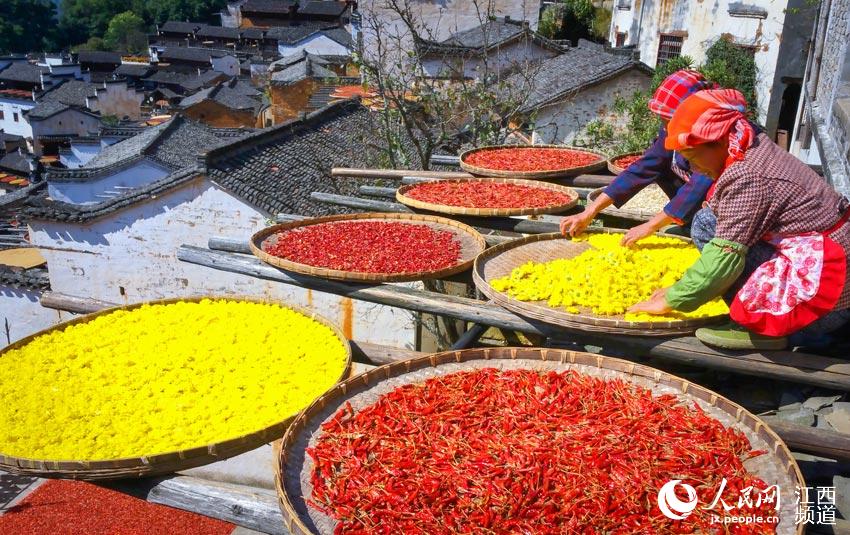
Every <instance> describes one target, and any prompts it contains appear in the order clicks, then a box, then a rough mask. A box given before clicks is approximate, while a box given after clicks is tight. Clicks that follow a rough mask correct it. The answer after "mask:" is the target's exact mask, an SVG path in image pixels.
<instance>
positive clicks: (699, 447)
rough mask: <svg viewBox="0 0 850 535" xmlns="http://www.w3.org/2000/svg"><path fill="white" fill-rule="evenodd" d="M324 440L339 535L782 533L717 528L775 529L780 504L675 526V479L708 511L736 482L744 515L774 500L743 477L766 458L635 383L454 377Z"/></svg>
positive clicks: (330, 428)
mask: <svg viewBox="0 0 850 535" xmlns="http://www.w3.org/2000/svg"><path fill="white" fill-rule="evenodd" d="M320 433H321V434H320V435H319V437H318V439H317V441H316V443H315V445H314V447H312V448H310V449H308V450H307V454H308V455H309V456H310V458H312V459H313V462H314V470H313V473H312V476H311V483H312V487H313V491H312V495H311V497H310V502H309V503H311V504H312V505H313V506H314V507H316V508H317V509H319V510H321V511H323V512H325V513H326V514H328V515H330V516H331V517H333V518H335V519H337V520H338V521H339V524H338V526H337V530H338V532H339V533H363V534H379V533H484V532H487V533H534V534H550V533H551V534H555V533H612V534H613V533H622V534H625V533H693V532H700V533H719V532H724V531H723V530H724V529H728V533H773V532H774V531H775V527H776V526H775V525H774V524H755V525H753V524H751V525H740V524H728V525H722V524H712V523H711V516H712V515H714V514H716V515H718V516H720V517H723V516H727V515H736V516H737V515H748V514H751V515H760V516H762V517H769V516H773V515H774V511H773V509H772V504H769V503H764V504H762V505H760V506H759V507H758V508H756V507H753V508H749V509H748V508H739V509H733V510H732V511H731V513H727V512H726V511H725V510H724V509H723V507H720V506H719V507H718V508H717V509H715V510H712V511H707V510H704V509H702V508H697V509H696V510H695V511H694V512H693V513H692V514H691V515H690V516H688V517H687V518H686V519H685V520H682V521H673V520H670V519H668V518H666V517H664V516H663V515H662V514H661V512H660V511H659V509H658V506H657V504H656V497H657V494H658V491H659V489H660V488H661V486H662V485H663V484H664V483H666V482H667V481H669V480H670V479H681V480H683V482H684V483H687V484H689V485H692V486H693V487H694V488H695V489H696V490H697V493H698V496H699V498H700V499H701V500H702V501H703V503H704V504H706V505H707V504H710V503H711V501H712V500H713V499H714V496H715V495H716V494H717V492H718V490H719V488H720V484H721V480H722V479H723V478H725V479H726V482H727V483H726V488H725V490H724V494H723V496H722V497H723V500H724V501H725V502H726V503H728V504H733V503H734V504H735V505H737V503H738V498H739V496H741V495H742V493H743V492H744V489H745V488H747V487H750V486H752V487H754V489H762V490H763V489H766V488H767V484H766V483H765V482H764V481H762V480H761V479H759V478H758V477H756V476H755V475H753V474H751V473H749V472H748V471H747V470H746V468H745V467H744V465H743V461H744V460H746V459H747V458H748V456H751V455H753V454H757V453H760V452H751V447H750V443H749V441H748V440H747V438H746V436H744V435H743V434H742V433H741V432H739V431H737V430H735V429H732V428H728V429H727V428H724V427H723V425H722V424H721V423H720V422H719V421H717V420H715V419H714V418H712V417H710V416H708V415H707V414H706V413H705V412H703V411H702V410H701V409H699V408H698V407H695V406H691V405H687V404H684V403H681V402H680V401H679V400H678V398H676V397H675V396H672V395H661V396H653V395H652V393H651V392H650V391H649V390H647V389H645V388H640V387H637V386H635V385H633V384H631V383H626V382H624V381H621V380H613V381H606V380H603V379H599V378H595V377H590V376H587V375H582V374H579V373H576V372H572V371H569V372H564V373H557V372H549V373H539V372H535V371H531V370H510V371H501V370H496V369H481V370H477V371H471V372H461V373H454V374H449V375H443V376H440V377H436V378H433V379H430V380H428V381H425V382H424V383H419V384H408V385H405V386H402V387H400V388H397V389H396V390H393V391H392V392H389V393H388V394H385V395H384V396H382V397H381V398H379V399H378V400H377V401H376V402H375V403H374V404H372V405H369V406H367V407H364V408H362V409H360V410H359V411H356V412H354V411H353V410H352V409H351V407H350V406H346V407H344V408H343V409H342V410H340V411H339V412H338V413H337V414H336V415H335V416H334V417H333V418H332V419H331V420H329V422H328V423H326V424H325V425H324V426H322V429H321V432H320ZM363 441H365V442H363ZM355 444H368V446H367V447H362V448H361V447H357V446H355ZM679 490H680V491H682V490H683V489H679ZM751 495H754V494H751ZM680 498H681V499H683V500H684V499H687V497H686V496H685V495H684V494H682V495H681V496H680ZM484 528H486V529H484ZM724 533H725V532H724Z"/></svg>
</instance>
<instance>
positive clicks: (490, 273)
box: [473, 229, 729, 336]
mask: <svg viewBox="0 0 850 535" xmlns="http://www.w3.org/2000/svg"><path fill="white" fill-rule="evenodd" d="M622 233H623V231H616V230H612V229H596V230H590V231H588V232H587V233H585V234H583V235H582V236H580V237H577V238H573V239H570V238H564V237H563V236H561V235H560V234H539V235H535V236H530V237H527V238H522V239H519V240H514V241H511V242H507V243H504V244H502V245H499V246H496V247H492V248H490V249H488V250H487V251H485V252H484V253H482V254H481V255H480V256H479V257H478V258H477V259H476V261H475V267H474V269H473V279H474V280H475V285H476V286H477V287H478V288H479V290H481V292H483V293H484V294H485V295H486V296H487V297H489V298H490V299H491V300H493V301H494V302H496V303H498V304H500V305H501V306H503V307H505V308H507V309H509V310H512V311H513V312H516V313H518V314H521V315H524V316H526V317H530V318H533V319H537V320H540V321H544V322H547V323H551V324H554V325H560V326H562V327H567V328H573V329H580V330H587V331H597V332H608V333H618V334H634V335H642V336H668V335H673V334H687V333H690V332H693V331H694V330H696V329H697V328H698V327H700V326H703V325H706V324H709V323H712V322H716V321H718V320H720V319H722V318H723V317H724V316H726V315H727V314H728V313H729V309H728V307H727V306H726V304H725V303H724V302H723V301H722V300H720V299H716V300H714V301H711V302H709V303H706V304H705V305H703V306H701V307H700V308H699V309H697V310H695V311H693V312H689V313H679V312H673V313H670V314H668V315H665V316H653V315H649V314H643V313H641V314H633V313H628V312H627V309H628V308H629V307H630V306H632V305H634V304H635V303H638V302H640V301H644V300H646V299H648V298H649V297H650V296H651V295H652V294H653V292H654V291H655V290H658V289H659V288H666V287H668V286H671V285H672V284H673V283H675V282H676V281H677V280H679V278H681V276H682V274H683V273H684V272H685V270H686V269H687V268H689V267H690V266H691V265H692V264H693V263H694V262H695V261H696V260H697V258H698V257H699V251H698V250H697V248H696V247H695V246H694V245H693V244H692V243H691V242H690V240H688V239H686V238H680V237H675V236H651V237H648V238H645V239H643V240H641V241H640V242H638V244H637V245H635V246H633V247H631V248H628V247H623V246H621V245H620V240H621V239H622V237H623V236H622Z"/></svg>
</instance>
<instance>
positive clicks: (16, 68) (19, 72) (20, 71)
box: [0, 62, 49, 84]
mask: <svg viewBox="0 0 850 535" xmlns="http://www.w3.org/2000/svg"><path fill="white" fill-rule="evenodd" d="M48 72H49V71H48V69H47V68H46V67H39V66H37V65H31V64H29V63H23V62H15V63H12V64H11V65H9V66H8V67H6V68H5V69H3V70H2V71H0V82H2V81H8V82H27V83H34V84H37V83H40V82H41V74H42V73H44V74H46V73H48Z"/></svg>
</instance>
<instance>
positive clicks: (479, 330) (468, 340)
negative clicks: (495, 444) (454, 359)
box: [452, 323, 490, 350]
mask: <svg viewBox="0 0 850 535" xmlns="http://www.w3.org/2000/svg"><path fill="white" fill-rule="evenodd" d="M489 328H490V327H489V326H487V325H482V324H480V323H476V324H475V325H473V326H472V327H470V328H469V329H468V330H467V331H466V332H465V333H463V334H462V335H461V336H460V338H458V340H457V342H455V343H454V344H452V349H453V350H459V349H467V348H469V347H472V345H473V344H475V342H477V341H478V339H479V338H481V336H482V335H483V334H484V333H485V332H487V329H489Z"/></svg>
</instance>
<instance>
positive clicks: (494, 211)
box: [395, 178, 578, 217]
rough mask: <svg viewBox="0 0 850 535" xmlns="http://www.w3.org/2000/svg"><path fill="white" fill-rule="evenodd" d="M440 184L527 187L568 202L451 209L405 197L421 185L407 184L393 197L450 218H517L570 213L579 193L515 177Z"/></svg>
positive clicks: (564, 187) (463, 180)
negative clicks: (455, 216)
mask: <svg viewBox="0 0 850 535" xmlns="http://www.w3.org/2000/svg"><path fill="white" fill-rule="evenodd" d="M440 182H463V183H475V182H480V183H496V184H516V185H518V186H528V187H530V188H538V189H545V190H550V191H554V192H557V193H562V194H564V195H567V196H569V197H570V201H569V202H567V203H563V204H553V205H551V206H543V207H540V208H522V207H517V208H471V207H466V206H452V205H448V204H437V203H431V202H425V201H420V200H417V199H414V198H413V197H410V196H408V195H407V193H408V192H409V191H410V190H412V189H414V188H416V187H419V186H421V185H422V184H408V185H406V186H402V187H401V188H399V189H398V191H396V194H395V197H396V200H398V202H400V203H402V204H405V205H407V206H410V207H411V208H416V209H418V210H427V211H429V212H437V213H441V214H451V215H469V216H476V217H497V216H498V217H509V216H520V215H538V214H556V213H559V212H563V211H565V210H569V209H570V208H572V207H573V206H575V205H576V203H578V193H576V191H575V190H574V189H572V188H568V187H567V186H561V185H559V184H551V183H549V182H537V181H533V180H522V179H517V178H461V179H455V180H440Z"/></svg>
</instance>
